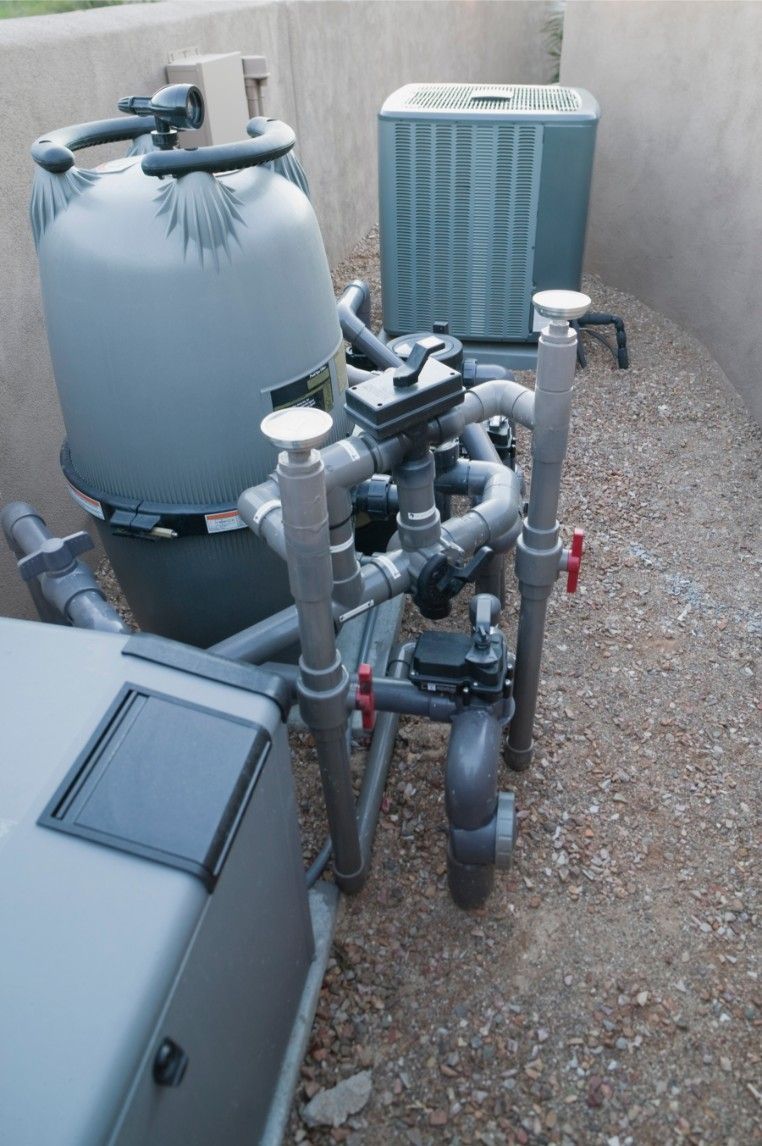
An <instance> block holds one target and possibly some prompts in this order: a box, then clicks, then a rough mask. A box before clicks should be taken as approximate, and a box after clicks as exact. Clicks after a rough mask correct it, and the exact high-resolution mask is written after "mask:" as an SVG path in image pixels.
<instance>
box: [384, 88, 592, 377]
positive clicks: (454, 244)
mask: <svg viewBox="0 0 762 1146" xmlns="http://www.w3.org/2000/svg"><path fill="white" fill-rule="evenodd" d="M599 117H600V109H599V107H598V104H597V102H596V100H595V99H594V98H593V96H591V95H590V93H589V92H586V91H584V90H582V89H580V88H563V87H555V86H547V85H521V84H513V85H511V84H492V85H484V84H424V83H418V84H408V85H406V86H405V87H403V88H400V89H399V90H398V91H396V92H394V93H393V94H392V95H391V96H389V98H388V99H387V100H386V101H385V103H384V105H383V107H382V109H381V111H380V113H379V123H378V146H379V220H380V237H381V284H382V296H383V318H384V330H385V331H386V333H387V334H389V335H398V334H404V333H406V332H407V331H410V330H419V329H422V330H426V329H431V327H432V324H433V323H434V322H449V324H450V331H451V333H452V334H453V335H455V336H456V337H457V338H460V339H461V340H463V341H464V342H466V344H468V342H472V343H479V344H480V345H482V344H485V343H486V344H490V343H491V344H494V345H498V344H501V343H506V342H532V341H534V342H536V340H537V333H536V332H533V330H532V325H533V322H532V317H533V316H532V304H531V299H532V295H533V293H535V292H536V291H538V290H543V289H546V288H551V287H558V288H563V289H569V290H577V289H579V284H580V278H581V274H582V258H583V252H584V245H585V230H586V225H587V212H588V201H589V194H590V181H591V177H592V164H593V153H594V148H595V135H596V130H597V125H598V119H599ZM468 349H469V348H468V345H466V352H468ZM480 358H481V359H483V360H484V359H488V358H489V350H488V346H483V347H482V349H481V350H480Z"/></svg>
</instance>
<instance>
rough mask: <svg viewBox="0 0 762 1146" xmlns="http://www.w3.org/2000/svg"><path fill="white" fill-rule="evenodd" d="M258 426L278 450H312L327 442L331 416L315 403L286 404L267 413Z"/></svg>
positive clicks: (331, 420) (330, 428) (331, 421)
mask: <svg viewBox="0 0 762 1146" xmlns="http://www.w3.org/2000/svg"><path fill="white" fill-rule="evenodd" d="M259 428H260V430H261V431H262V433H263V434H264V435H265V437H266V438H268V439H269V440H270V441H271V442H272V444H273V445H274V446H276V447H277V448H278V449H279V450H311V449H313V448H315V447H317V446H322V445H323V443H324V442H325V441H326V439H327V437H328V435H329V434H330V432H331V430H332V429H333V418H332V417H331V415H330V414H328V413H327V412H326V411H325V410H319V409H318V408H317V406H288V407H287V408H286V409H285V410H274V411H273V413H272V414H268V415H267V417H266V418H263V419H262V421H261V423H260V426H259Z"/></svg>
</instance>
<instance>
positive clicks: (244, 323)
mask: <svg viewBox="0 0 762 1146" xmlns="http://www.w3.org/2000/svg"><path fill="white" fill-rule="evenodd" d="M200 98H201V97H200V95H198V93H197V92H196V89H191V88H189V86H188V85H177V86H176V87H173V88H170V89H165V90H164V91H163V92H160V93H157V95H156V96H155V97H154V98H153V100H147V99H146V100H135V99H131V100H127V101H122V105H123V106H124V108H125V109H126V110H130V111H133V112H138V114H137V115H131V116H129V117H125V118H122V119H114V120H109V121H103V122H100V123H92V124H84V125H82V124H80V125H78V126H77V127H73V128H64V129H62V130H60V131H57V132H53V133H51V134H49V135H48V136H45V137H44V138H42V139H40V140H38V141H37V143H36V144H35V146H34V149H33V156H34V159H35V161H36V162H37V164H38V168H39V169H38V171H37V175H36V180H35V184H34V189H33V195H32V206H31V218H32V226H33V229H34V235H35V240H36V243H37V250H38V257H39V264H40V278H41V283H42V296H43V304H44V314H45V324H46V328H47V335H48V342H49V345H50V353H51V357H52V361H53V370H54V374H55V380H56V385H57V388H58V394H59V397H60V402H61V408H62V411H63V417H64V422H65V426H66V435H67V437H66V442H65V443H64V446H63V449H62V453H61V462H62V468H63V472H64V476H65V478H66V481H67V482H68V486H69V490H70V492H71V494H72V497H73V498H74V499H75V500H76V501H77V502H78V503H79V504H80V505H81V506H82V507H83V508H84V509H85V510H86V511H87V512H88V513H89V514H90V515H91V516H92V517H93V518H94V519H95V521H96V524H97V526H98V530H99V533H100V536H101V539H102V541H103V544H104V547H105V549H106V552H107V553H108V555H109V557H110V559H111V562H112V565H113V567H114V570H115V572H116V575H117V577H118V579H119V581H120V583H121V585H122V587H123V589H124V591H125V594H126V596H127V599H128V601H129V604H130V606H131V608H132V609H133V612H134V614H135V617H136V620H137V621H138V623H139V624H140V625H141V627H143V628H146V629H149V630H151V631H152V632H154V633H160V634H163V635H165V636H171V637H174V638H176V639H179V640H184V641H188V642H191V643H194V644H201V645H208V644H211V643H213V642H215V641H217V640H220V639H222V638H223V637H225V636H226V635H228V634H230V633H232V632H234V631H237V630H239V629H241V628H243V627H245V626H246V625H249V624H252V623H254V622H256V621H258V620H260V619H262V618H263V617H265V616H268V615H270V614H271V613H273V612H275V611H277V610H278V609H281V608H283V607H284V606H285V605H287V604H290V602H291V596H290V593H289V589H288V583H287V579H286V578H285V577H284V576H283V567H282V563H281V562H280V560H279V558H278V557H277V556H276V555H275V554H274V553H272V552H271V551H270V550H269V549H268V548H267V546H266V545H264V544H263V543H262V542H261V541H259V540H257V539H256V538H255V537H254V536H253V535H252V533H251V531H250V530H248V529H246V528H245V527H244V525H243V522H242V521H241V519H240V518H239V517H238V514H237V511H236V502H237V499H238V496H239V494H240V493H241V491H242V490H243V489H245V488H247V487H248V486H250V485H252V484H255V483H257V482H260V481H262V480H263V478H264V477H265V476H266V475H267V473H268V472H269V471H270V470H271V469H272V468H273V466H274V464H275V460H276V458H275V451H274V450H273V448H272V446H271V445H270V444H269V443H268V442H266V441H265V439H264V438H263V437H262V435H261V433H260V430H259V425H260V422H261V421H262V419H263V417H264V416H265V415H266V414H268V413H271V412H272V411H273V410H277V409H280V408H282V407H285V406H292V405H314V406H319V407H320V408H323V409H326V410H330V411H331V412H332V415H333V418H334V424H335V427H336V430H335V432H336V434H338V435H342V434H344V433H345V423H344V418H343V412H342V407H343V400H342V391H343V389H344V387H345V385H346V371H345V366H344V351H343V342H342V337H341V331H340V328H339V323H338V319H337V315H336V304H335V299H334V295H333V288H332V284H331V279H330V274H329V270H328V263H327V260H326V255H325V250H324V247H323V241H322V238H321V235H320V229H319V227H318V223H317V220H316V218H315V214H314V212H313V210H312V207H311V205H310V203H309V200H308V199H307V197H306V195H305V194H304V193H303V192H302V191H301V190H300V189H299V187H297V186H295V185H294V183H293V182H289V181H288V180H287V179H285V178H283V177H282V176H281V175H278V174H276V173H275V172H274V171H272V170H269V169H267V168H265V167H263V166H262V164H263V163H266V162H268V161H272V160H273V159H276V158H278V157H279V156H282V155H284V154H286V153H287V152H288V151H289V149H290V148H291V147H292V146H293V142H294V136H293V133H292V132H291V129H290V128H288V127H286V125H285V124H282V123H279V122H278V121H276V120H264V119H257V120H252V121H251V123H250V124H249V125H248V131H249V134H250V135H251V136H252V138H251V139H248V140H245V141H243V142H241V143H235V144H226V145H223V146H218V147H204V148H198V149H197V150H193V151H183V150H174V149H173V145H174V143H175V141H176V138H177V131H176V128H178V127H179V128H182V127H188V126H195V125H196V122H197V120H198V115H199V101H200ZM122 105H120V106H122ZM201 114H202V113H201ZM152 129H153V141H154V145H155V146H154V149H153V150H152V151H151V152H149V153H147V154H143V155H133V156H129V157H125V158H121V159H117V160H113V161H111V162H109V163H105V164H103V165H102V166H100V167H98V168H96V169H95V170H83V169H80V168H78V167H76V166H75V165H74V156H73V154H72V152H73V151H75V150H77V149H79V148H83V147H88V146H92V145H94V144H96V143H103V142H106V141H113V140H125V139H133V140H134V139H136V138H138V137H139V136H141V135H143V134H145V133H147V132H149V131H151V130H152Z"/></svg>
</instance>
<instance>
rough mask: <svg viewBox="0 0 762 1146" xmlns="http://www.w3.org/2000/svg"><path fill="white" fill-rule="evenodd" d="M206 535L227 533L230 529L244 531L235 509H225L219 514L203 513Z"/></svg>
mask: <svg viewBox="0 0 762 1146" xmlns="http://www.w3.org/2000/svg"><path fill="white" fill-rule="evenodd" d="M204 521H205V522H206V531H207V533H227V532H228V530H230V529H245V528H246V522H245V521H242V520H241V518H240V516H239V514H238V510H237V509H225V510H223V511H222V512H221V513H205V514H204Z"/></svg>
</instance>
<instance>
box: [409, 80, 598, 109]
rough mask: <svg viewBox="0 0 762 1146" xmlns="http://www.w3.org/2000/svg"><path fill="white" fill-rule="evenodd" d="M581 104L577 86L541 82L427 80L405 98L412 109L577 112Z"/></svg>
mask: <svg viewBox="0 0 762 1146" xmlns="http://www.w3.org/2000/svg"><path fill="white" fill-rule="evenodd" d="M581 106H582V100H581V99H580V96H579V94H578V93H577V92H576V91H575V90H574V88H564V87H558V86H555V85H540V84H538V85H534V84H489V85H480V84H426V85H425V86H424V87H419V88H416V89H415V90H413V91H412V92H411V93H410V95H409V96H408V98H407V100H406V101H405V107H406V108H407V109H410V110H411V111H412V110H415V109H417V108H420V110H421V111H470V112H479V111H491V112H494V111H505V112H575V111H579V109H580V107H581Z"/></svg>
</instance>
